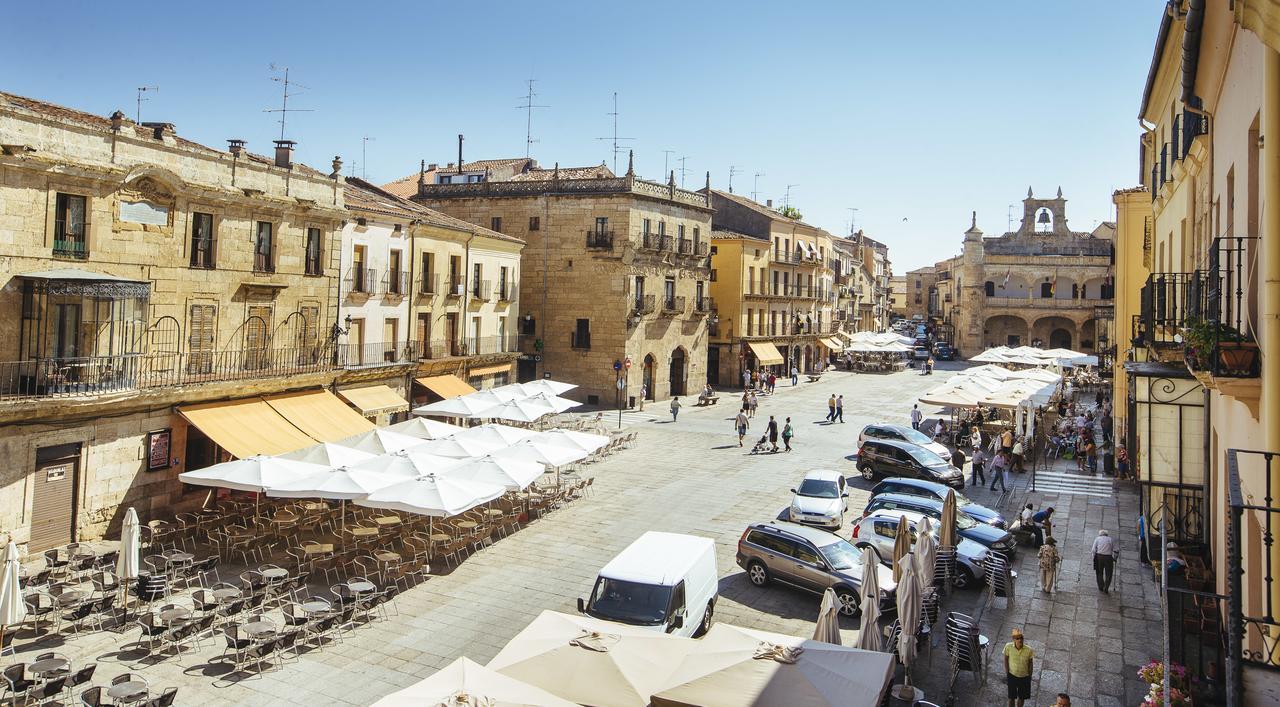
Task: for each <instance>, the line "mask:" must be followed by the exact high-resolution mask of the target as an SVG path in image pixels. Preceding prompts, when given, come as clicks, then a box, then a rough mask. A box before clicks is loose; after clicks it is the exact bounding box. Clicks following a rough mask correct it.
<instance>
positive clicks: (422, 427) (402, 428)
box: [386, 417, 466, 439]
mask: <svg viewBox="0 0 1280 707" xmlns="http://www.w3.org/2000/svg"><path fill="white" fill-rule="evenodd" d="M386 429H388V430H390V431H392V432H396V433H399V434H403V435H409V436H410V437H417V438H419V439H442V438H445V437H452V436H454V435H456V434H458V433H459V432H461V431H463V430H464V429H466V428H465V427H458V426H457V425H451V424H449V423H447V422H441V421H439V420H432V419H430V418H426V417H411V418H409V419H407V420H405V421H404V422H397V423H396V424H394V425H388V426H387V428H386Z"/></svg>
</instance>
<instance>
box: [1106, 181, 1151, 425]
mask: <svg viewBox="0 0 1280 707" xmlns="http://www.w3.org/2000/svg"><path fill="white" fill-rule="evenodd" d="M1111 200H1112V203H1114V204H1115V206H1116V266H1115V271H1116V280H1115V282H1116V290H1115V314H1114V317H1113V322H1112V325H1111V329H1112V331H1114V332H1118V333H1120V334H1121V335H1120V336H1112V337H1111V341H1112V342H1113V344H1112V346H1113V349H1114V351H1113V352H1110V353H1109V354H1108V355H1110V356H1111V357H1112V360H1113V361H1116V362H1124V361H1132V360H1134V357H1133V355H1132V354H1131V353H1130V352H1131V351H1132V350H1133V347H1134V339H1133V337H1132V335H1131V330H1132V325H1133V322H1134V320H1135V318H1136V317H1137V316H1138V315H1139V314H1140V313H1141V293H1142V286H1143V285H1145V284H1146V282H1147V276H1148V275H1150V274H1151V258H1150V246H1151V236H1150V234H1151V195H1150V194H1149V193H1148V192H1147V189H1146V187H1145V186H1142V187H1135V188H1132V189H1123V190H1120V191H1117V192H1115V193H1114V194H1112V196H1111ZM1115 368H1116V367H1115V366H1113V376H1112V379H1111V384H1112V387H1111V399H1112V400H1113V401H1115V403H1114V406H1113V413H1112V420H1113V421H1114V428H1113V434H1114V438H1115V439H1124V438H1125V430H1126V429H1128V427H1127V425H1128V412H1129V406H1128V405H1127V404H1125V401H1127V400H1128V399H1129V376H1127V375H1125V374H1124V371H1123V370H1115Z"/></svg>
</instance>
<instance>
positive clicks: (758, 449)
mask: <svg viewBox="0 0 1280 707" xmlns="http://www.w3.org/2000/svg"><path fill="white" fill-rule="evenodd" d="M770 451H773V448H772V447H771V446H770V444H769V435H767V434H764V435H761V436H760V439H759V441H757V442H756V443H755V445H754V446H752V447H751V453H752V454H764V453H766V452H770Z"/></svg>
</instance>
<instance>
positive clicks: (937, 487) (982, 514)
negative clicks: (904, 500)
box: [871, 477, 1008, 530]
mask: <svg viewBox="0 0 1280 707" xmlns="http://www.w3.org/2000/svg"><path fill="white" fill-rule="evenodd" d="M948 491H950V492H951V493H954V494H955V495H956V510H958V511H960V512H961V513H963V514H965V515H967V516H969V517H970V518H972V519H974V520H976V521H978V522H979V523H986V524H987V525H991V526H994V527H997V528H1000V529H1001V530H1008V524H1007V523H1006V521H1005V519H1004V516H1002V515H1000V513H998V512H996V511H993V510H991V509H990V508H987V507H986V506H980V505H978V504H976V503H974V502H973V501H971V500H969V498H968V497H966V496H965V495H964V494H963V493H960V492H959V491H956V490H954V489H951V488H950V487H948V486H946V485H944V484H940V483H937V482H936V481H925V480H924V479H908V478H906V477H895V478H892V479H885V480H884V481H881V482H880V483H878V484H876V485H875V486H874V487H872V489H871V497H872V498H875V497H876V496H879V495H880V494H882V493H901V494H906V495H908V496H922V497H924V498H932V499H936V500H938V501H942V500H945V499H946V497H947V492H948Z"/></svg>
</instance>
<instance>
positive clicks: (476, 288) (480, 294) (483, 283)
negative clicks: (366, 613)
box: [471, 280, 492, 301]
mask: <svg viewBox="0 0 1280 707" xmlns="http://www.w3.org/2000/svg"><path fill="white" fill-rule="evenodd" d="M491 286H492V283H490V282H489V281H488V280H472V281H471V298H472V299H478V300H482V301H483V300H487V299H489V291H490V288H491Z"/></svg>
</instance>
